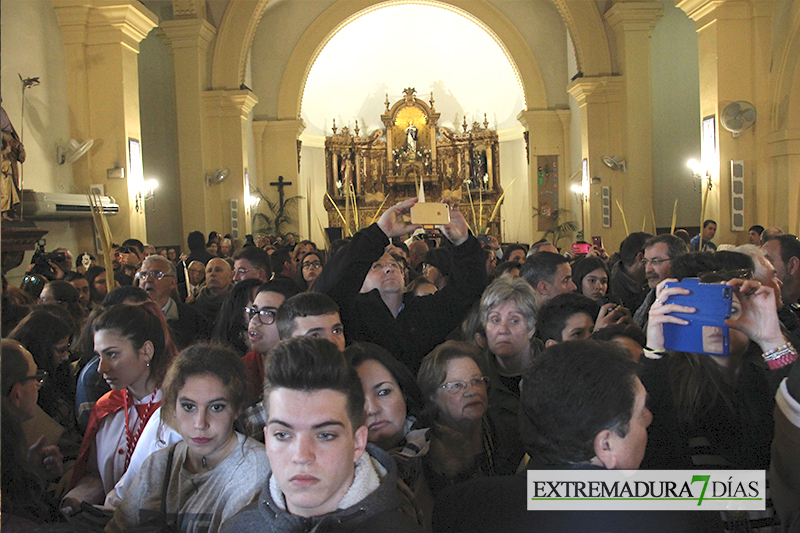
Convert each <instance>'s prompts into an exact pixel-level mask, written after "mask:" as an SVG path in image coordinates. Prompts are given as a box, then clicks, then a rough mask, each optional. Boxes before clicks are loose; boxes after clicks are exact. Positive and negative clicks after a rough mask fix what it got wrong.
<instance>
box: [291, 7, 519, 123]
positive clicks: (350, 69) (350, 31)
mask: <svg viewBox="0 0 800 533" xmlns="http://www.w3.org/2000/svg"><path fill="white" fill-rule="evenodd" d="M421 27H424V28H427V27H429V28H438V30H437V31H424V30H423V31H420V30H421ZM377 42H380V43H384V45H383V46H370V45H369V43H377ZM365 44H366V46H365ZM405 87H414V88H416V89H417V96H418V97H419V98H421V99H424V100H426V101H428V100H429V98H430V95H431V92H432V93H433V96H434V98H435V106H436V110H437V111H438V112H440V113H441V114H442V117H441V119H440V120H439V125H440V126H445V127H448V128H449V129H450V130H452V131H456V130H459V125H460V124H461V121H462V120H463V119H464V118H466V121H467V123H469V124H471V123H472V122H473V121H478V122H483V120H484V113H485V114H486V119H487V120H488V121H489V123H490V124H491V126H492V127H495V128H507V127H513V126H516V125H518V122H517V120H516V116H517V115H518V114H519V112H520V111H521V110H522V109H523V108H525V102H524V91H523V88H522V85H521V80H520V77H519V73H518V70H517V69H516V65H515V64H514V63H513V62H512V61H511V59H510V57H509V55H508V52H507V50H505V49H504V48H503V47H502V44H501V43H498V42H497V41H496V39H495V37H494V36H493V35H491V34H490V33H488V32H487V30H486V28H485V27H481V26H480V25H479V24H478V23H476V21H475V20H474V19H471V18H468V17H467V16H466V14H465V13H464V12H462V11H460V10H458V11H457V10H454V9H452V8H450V9H447V8H444V7H443V5H442V4H427V5H426V4H419V3H415V4H397V3H395V4H393V5H388V6H386V7H382V8H379V9H374V10H368V11H366V12H361V13H359V14H357V15H356V16H355V17H352V18H351V19H349V20H347V21H345V22H344V23H343V24H342V27H341V28H339V29H338V30H337V31H336V33H335V35H333V36H332V37H331V38H330V40H329V41H328V42H327V43H326V44H325V46H324V48H323V49H322V50H321V51H320V53H319V55H318V56H317V57H316V59H315V60H314V64H313V66H312V67H311V70H310V72H309V74H308V77H307V80H306V84H305V88H304V91H303V99H302V107H301V111H302V115H301V116H302V118H303V120H304V121H305V124H306V128H307V129H306V131H307V132H308V133H311V134H316V135H320V134H327V133H329V130H330V126H331V119H332V118H336V120H337V124H338V125H339V126H345V125H349V126H350V127H351V128H352V127H353V126H354V124H355V120H356V118H358V120H359V127H360V128H361V129H362V132H363V133H365V134H369V133H371V132H372V131H373V130H375V129H377V128H381V127H383V125H382V123H381V122H380V115H381V113H383V112H384V110H385V105H384V100H385V98H386V94H388V95H389V96H388V97H389V101H390V102H391V103H394V102H395V101H396V100H398V99H400V98H401V97H402V91H403V89H404V88H405Z"/></svg>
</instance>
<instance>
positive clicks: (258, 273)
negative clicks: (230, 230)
mask: <svg viewBox="0 0 800 533" xmlns="http://www.w3.org/2000/svg"><path fill="white" fill-rule="evenodd" d="M270 276H272V268H270V264H269V254H267V252H265V251H264V250H262V249H261V248H259V247H257V246H248V247H246V248H242V249H241V250H239V251H238V252H237V253H236V255H235V256H234V258H233V281H234V282H235V283H239V282H240V281H242V280H245V279H258V280H261V283H265V282H266V281H267V280H268V279H269V278H270Z"/></svg>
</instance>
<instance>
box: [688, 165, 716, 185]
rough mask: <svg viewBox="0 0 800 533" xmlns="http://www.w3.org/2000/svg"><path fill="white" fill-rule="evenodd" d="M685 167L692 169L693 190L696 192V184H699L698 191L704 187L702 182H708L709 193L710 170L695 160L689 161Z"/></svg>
mask: <svg viewBox="0 0 800 533" xmlns="http://www.w3.org/2000/svg"><path fill="white" fill-rule="evenodd" d="M686 166H687V167H689V168H690V169H692V179H693V181H694V183H693V185H694V190H697V185H698V183H699V184H700V189H702V188H703V187H705V184H704V183H703V181H704V180H708V190H709V191H710V190H711V189H712V187H713V183H712V181H711V170H710V169H709V168H708V167H706V166H704V165H702V164H701V163H698V162H697V160H696V159H690V160H689V161H688V162H687V163H686Z"/></svg>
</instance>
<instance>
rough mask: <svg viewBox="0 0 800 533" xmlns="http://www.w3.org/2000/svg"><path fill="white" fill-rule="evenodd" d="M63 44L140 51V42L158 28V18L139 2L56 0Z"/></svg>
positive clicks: (127, 0)
mask: <svg viewBox="0 0 800 533" xmlns="http://www.w3.org/2000/svg"><path fill="white" fill-rule="evenodd" d="M53 4H54V6H53V7H54V9H55V11H56V17H57V18H58V23H59V25H60V26H61V32H62V34H63V37H64V44H87V45H98V44H117V43H119V44H123V45H125V46H127V47H129V48H131V49H132V50H134V51H136V52H138V51H139V42H141V40H142V39H144V38H145V37H147V34H148V33H150V30H152V29H153V28H155V27H156V26H158V17H157V16H156V15H155V14H153V12H151V11H150V10H149V9H147V8H146V7H144V5H142V4H141V3H140V2H137V1H136V0H54V1H53Z"/></svg>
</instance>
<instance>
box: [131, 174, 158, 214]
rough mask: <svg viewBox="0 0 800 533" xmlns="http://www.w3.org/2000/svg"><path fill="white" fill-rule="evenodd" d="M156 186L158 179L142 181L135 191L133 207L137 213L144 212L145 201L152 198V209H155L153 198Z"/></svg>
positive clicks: (154, 198) (154, 197)
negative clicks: (139, 187) (140, 186)
mask: <svg viewBox="0 0 800 533" xmlns="http://www.w3.org/2000/svg"><path fill="white" fill-rule="evenodd" d="M157 188H158V181H156V180H147V181H145V182H144V183H142V188H141V189H139V190H138V191H136V197H135V199H136V203H135V205H134V207H135V208H136V212H137V213H144V210H145V205H146V204H145V202H147V200H153V211H155V210H156V205H155V200H156V189H157Z"/></svg>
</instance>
